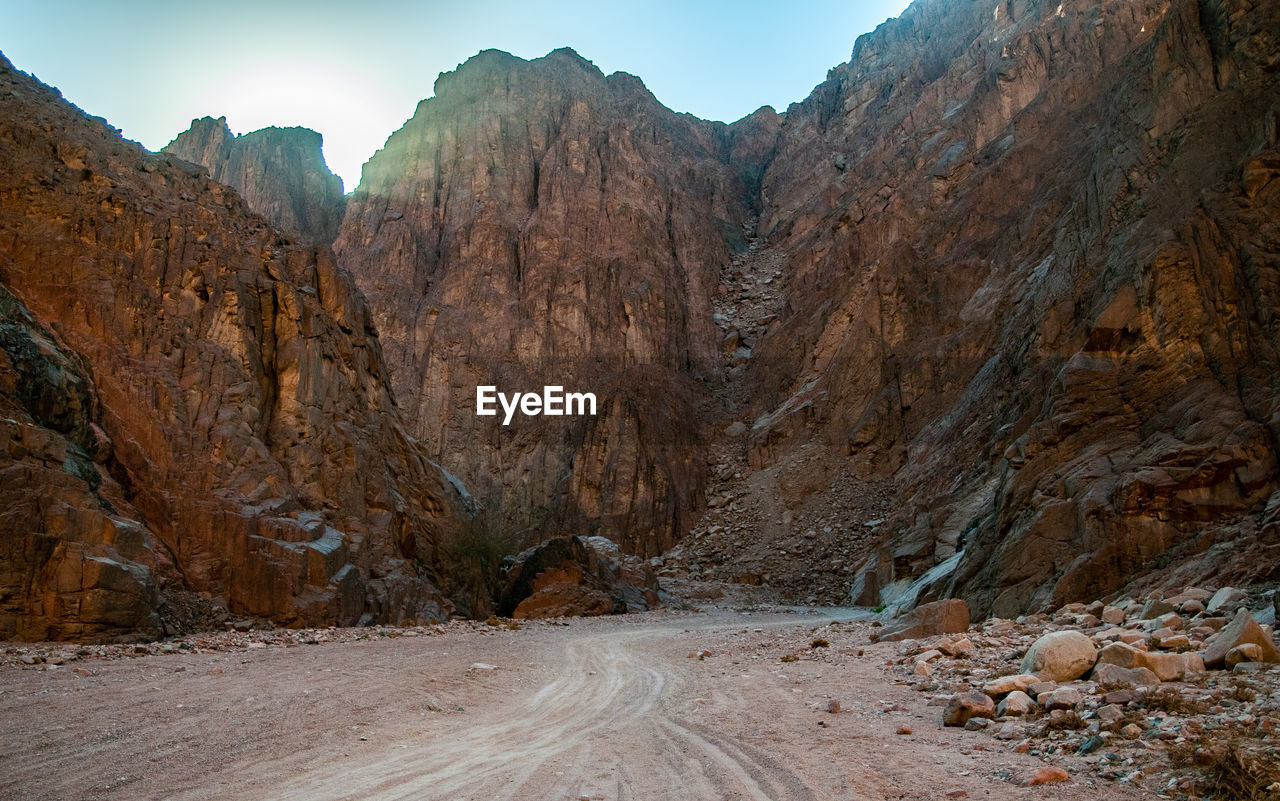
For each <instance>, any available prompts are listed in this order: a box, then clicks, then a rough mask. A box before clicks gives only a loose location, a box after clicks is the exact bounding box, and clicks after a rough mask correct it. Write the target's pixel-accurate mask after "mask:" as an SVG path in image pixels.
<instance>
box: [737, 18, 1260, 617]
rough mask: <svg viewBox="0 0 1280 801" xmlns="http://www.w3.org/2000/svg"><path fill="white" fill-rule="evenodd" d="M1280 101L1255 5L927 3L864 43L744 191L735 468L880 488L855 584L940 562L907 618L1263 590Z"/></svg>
mask: <svg viewBox="0 0 1280 801" xmlns="http://www.w3.org/2000/svg"><path fill="white" fill-rule="evenodd" d="M993 6H994V12H993ZM1277 87H1280V9H1277V6H1276V4H1274V3H1251V2H1244V1H1243V0H1241V1H1239V2H1230V1H1227V0H1222V1H1219V0H1203V1H1202V2H1196V1H1195V0H1174V2H1083V1H1077V2H1073V1H1072V0H1067V2H1062V3H1061V4H1060V3H1059V2H1058V0H1053V2H1035V1H1034V0H1018V1H1016V2H1008V3H1005V2H1002V3H998V4H990V3H985V4H984V3H973V2H967V0H920V2H917V3H915V4H914V5H913V6H912V7H911V8H910V9H909V10H908V11H907V12H906V13H905V14H904V15H903V17H902V18H901V19H900V20H897V21H893V22H890V23H887V24H885V25H883V26H882V27H881V28H880V29H878V30H877V31H876V32H875V33H873V34H869V35H867V36H866V37H863V38H862V39H860V40H859V42H858V44H857V47H856V48H855V51H854V56H853V59H852V61H851V62H850V63H848V64H846V65H844V66H842V67H840V68H838V69H836V70H835V71H834V72H833V74H832V76H831V77H830V79H829V80H828V81H827V82H826V83H824V84H823V85H821V86H820V87H818V89H817V90H815V92H814V93H813V95H812V96H811V97H810V98H809V99H808V100H807V101H806V102H805V103H803V104H801V105H799V106H796V107H793V108H792V109H791V110H790V111H789V112H788V115H787V119H786V124H785V126H784V127H783V129H782V133H781V136H780V140H779V144H778V153H777V156H776V158H774V159H773V161H772V162H771V164H770V166H769V169H768V172H767V173H766V175H765V179H764V195H765V197H766V198H768V203H767V205H766V208H765V213H764V215H763V220H762V226H761V227H762V230H764V231H767V232H769V233H770V234H771V235H772V236H773V238H774V241H775V242H776V243H777V244H778V245H779V246H780V247H783V248H785V250H786V252H787V253H788V255H789V257H790V258H789V264H790V271H789V274H788V290H789V298H788V301H789V309H788V311H789V314H788V315H787V316H786V318H785V320H784V323H783V325H782V326H781V328H780V329H779V330H777V331H776V332H775V333H774V334H773V335H772V336H771V337H769V339H768V340H767V341H766V342H765V343H764V344H763V345H762V347H761V348H759V349H758V353H757V358H755V359H754V360H753V361H752V364H751V368H750V369H751V375H750V379H751V380H752V381H753V382H754V386H755V388H756V393H755V398H756V400H757V403H758V404H759V407H760V409H761V410H762V411H763V412H765V414H764V416H763V417H762V418H761V419H760V420H759V422H758V423H757V425H756V427H755V429H754V430H753V432H752V434H751V447H752V453H751V456H752V461H753V464H754V465H755V466H757V467H760V468H766V467H768V466H770V465H774V464H777V463H778V462H779V461H780V460H781V459H782V458H783V457H784V456H785V455H786V454H788V453H790V452H793V451H794V450H795V449H796V448H798V447H800V446H801V445H803V444H804V443H807V442H815V441H816V442H821V443H824V444H825V445H826V447H828V448H830V449H832V450H837V449H844V450H845V452H846V453H848V454H849V458H850V459H852V460H854V461H855V462H856V463H857V464H858V466H859V469H860V471H861V473H862V474H863V475H865V476H869V477H892V479H893V481H894V483H895V485H896V486H897V487H898V488H899V491H900V493H901V497H902V499H903V502H902V503H901V504H900V505H899V506H898V507H897V508H896V509H895V510H893V511H894V514H893V515H892V516H891V517H890V519H889V520H888V521H887V523H886V525H884V526H882V527H881V529H880V531H883V532H886V534H885V536H884V538H883V542H882V548H881V550H880V552H879V553H878V554H877V555H876V556H875V557H874V558H873V561H872V563H871V564H870V565H869V566H868V569H867V571H865V573H864V578H869V579H871V580H874V579H875V573H876V571H877V570H880V571H882V572H881V574H880V580H881V581H883V580H886V579H893V578H902V577H903V576H908V577H909V576H917V575H920V574H921V573H922V572H923V571H924V570H925V569H926V568H928V567H929V566H930V565H933V564H935V563H937V562H940V561H942V560H944V559H946V558H947V557H949V556H951V555H952V554H953V553H955V551H956V550H957V549H962V550H963V551H964V556H963V558H962V559H961V560H960V561H959V565H958V568H957V570H956V571H955V572H954V573H953V574H951V575H949V576H945V577H943V578H942V579H941V580H939V581H938V582H936V583H935V584H934V586H933V587H931V588H925V592H924V594H923V596H922V597H924V598H928V597H936V596H938V595H946V594H959V595H960V596H962V597H964V598H966V599H968V600H969V602H970V604H971V606H973V607H974V609H975V611H976V612H978V613H979V614H986V613H988V612H995V613H998V614H1002V615H1008V614H1011V613H1015V612H1018V611H1021V610H1026V609H1029V608H1035V607H1045V606H1048V607H1054V606H1056V605H1059V604H1061V603H1062V602H1064V601H1072V600H1084V599H1089V598H1094V597H1099V596H1101V595H1104V594H1106V593H1108V592H1111V591H1114V590H1117V589H1119V588H1120V587H1121V586H1122V585H1123V584H1124V583H1125V582H1127V581H1128V580H1130V579H1132V578H1134V577H1135V576H1139V575H1142V574H1144V573H1147V572H1149V571H1152V570H1155V569H1158V568H1167V567H1170V566H1173V565H1177V564H1182V565H1186V566H1189V567H1188V570H1187V571H1185V572H1186V573H1187V574H1188V575H1184V576H1182V578H1193V577H1194V576H1195V574H1198V575H1199V576H1201V577H1204V576H1206V575H1212V574H1214V573H1215V572H1218V573H1219V574H1220V575H1224V574H1230V573H1232V572H1233V571H1234V572H1235V573H1236V574H1237V575H1242V576H1243V577H1244V579H1246V580H1247V579H1249V578H1253V579H1258V578H1263V577H1265V576H1266V575H1267V571H1268V570H1270V571H1272V575H1271V577H1272V578H1275V575H1274V570H1275V565H1276V561H1275V558H1274V553H1275V550H1276V546H1277V545H1280V541H1277V536H1278V534H1277V530H1276V526H1275V520H1274V518H1275V517H1276V515H1275V514H1274V512H1273V513H1272V514H1271V515H1270V519H1269V520H1270V522H1267V520H1264V519H1262V514H1263V513H1264V511H1265V510H1266V508H1267V504H1268V498H1271V499H1272V503H1271V507H1276V506H1277V504H1276V502H1275V499H1276V496H1275V495H1274V493H1275V492H1276V490H1277V471H1276V437H1277V434H1280V392H1278V391H1277V390H1278V389H1280V388H1278V387H1277V375H1280V372H1278V368H1280V358H1278V356H1280V354H1278V350H1277V347H1278V344H1280V343H1278V341H1277V329H1276V325H1275V319H1276V313H1277V310H1278V304H1280V271H1278V268H1280V239H1278V238H1277V228H1276V224H1277V220H1278V219H1280V181H1277V180H1276V178H1277V177H1278V176H1280V170H1278V169H1277V167H1278V166H1280V154H1277V152H1276V148H1277V127H1276V118H1277V110H1280V91H1278V88H1277ZM1231 540H1235V541H1236V546H1235V552H1234V554H1233V553H1232V552H1231V551H1227V552H1225V553H1224V552H1223V550H1222V548H1225V547H1228V546H1226V545H1225V543H1226V542H1228V541H1231ZM1267 549H1270V553H1271V554H1272V555H1271V556H1270V557H1269V558H1267V557H1265V553H1266V552H1267ZM1198 554H1203V555H1204V556H1203V557H1201V556H1197V555H1198ZM1260 556H1263V557H1264V558H1261V559H1260V558H1259V557H1260ZM886 565H888V566H889V570H888V571H887V573H888V575H887V576H886V575H885V573H884V568H885V567H886ZM1166 575H1168V574H1167V573H1166ZM1174 580H1177V579H1174ZM1179 586H1181V585H1179Z"/></svg>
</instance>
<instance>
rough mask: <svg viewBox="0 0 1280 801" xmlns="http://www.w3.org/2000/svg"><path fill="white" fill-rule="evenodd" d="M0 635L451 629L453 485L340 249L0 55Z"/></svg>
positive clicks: (87, 636) (44, 636)
mask: <svg viewBox="0 0 1280 801" xmlns="http://www.w3.org/2000/svg"><path fill="white" fill-rule="evenodd" d="M0 163H2V164H4V165H5V166H4V169H2V170H0V197H2V198H3V202H2V203H0V476H3V480H0V564H2V565H3V567H2V568H0V637H20V638H24V639H47V638H48V639H56V638H78V639H112V638H116V637H122V636H135V635H138V634H143V635H146V634H159V633H163V632H164V631H165V628H164V627H165V625H166V624H165V617H166V609H167V606H166V604H167V599H168V598H170V597H172V596H173V594H174V593H177V592H180V591H192V592H195V593H205V594H206V596H207V597H209V598H211V599H215V601H216V599H221V600H222V601H223V602H225V604H226V605H227V606H229V607H230V609H231V610H232V611H233V612H236V613H239V614H249V615H258V616H262V617H267V618H271V619H273V620H275V621H276V622H278V623H281V624H287V625H302V624H308V625H323V624H334V623H338V624H353V623H355V622H357V621H359V620H361V619H365V620H382V621H393V622H398V621H401V620H406V619H409V620H415V619H425V618H431V617H436V616H439V615H441V614H442V613H443V612H444V611H445V610H444V609H443V600H442V598H441V596H440V594H439V593H438V592H437V591H436V588H435V584H434V581H435V578H436V564H437V562H436V559H437V556H436V547H437V543H438V542H439V540H440V538H441V537H442V536H445V535H447V533H448V532H449V531H450V530H451V527H452V526H454V525H455V523H456V521H457V520H458V519H459V514H460V513H459V512H458V511H457V506H456V503H457V495H456V492H455V491H454V490H453V489H452V488H451V487H450V486H449V485H448V483H447V482H446V481H445V480H444V478H443V476H442V475H441V473H440V472H439V470H438V469H436V468H435V467H434V465H432V464H431V463H430V462H429V461H427V459H426V458H425V457H424V455H423V453H422V452H421V450H420V449H419V448H418V447H417V446H416V444H415V443H414V442H413V440H412V438H411V437H410V436H409V434H408V432H407V431H406V430H405V428H404V427H403V425H402V423H401V421H400V417H399V413H398V411H397V410H396V408H395V405H394V403H393V401H392V399H391V395H390V391H389V388H388V385H387V382H386V372H385V366H384V364H383V358H382V352H381V349H380V348H379V346H378V341H377V339H376V337H375V335H374V333H373V323H372V319H371V318H370V316H369V312H368V309H367V307H366V305H365V303H364V301H363V299H362V298H361V296H360V294H359V293H358V292H357V291H356V289H355V287H354V286H353V285H352V283H351V280H350V278H349V277H348V276H346V275H345V274H343V273H342V272H341V271H339V270H338V269H337V268H336V266H335V264H334V261H333V258H332V255H331V253H330V252H329V250H328V249H327V248H325V249H315V248H309V247H300V246H297V245H294V244H292V242H291V241H290V240H288V239H287V238H285V237H284V236H282V235H281V234H280V233H279V232H278V231H276V230H275V229H274V228H272V227H270V226H269V225H268V224H267V223H266V222H265V221H264V220H263V219H262V218H261V217H259V216H257V215H256V214H253V213H252V212H251V211H250V210H249V208H248V207H247V206H246V205H245V202H244V201H243V200H242V199H241V198H240V197H239V196H238V195H237V194H236V193H235V192H234V191H232V190H231V189H229V188H227V187H226V186H224V185H222V184H219V183H216V182H214V181H212V180H210V179H209V178H208V177H207V176H206V175H204V173H203V170H200V169H197V168H196V167H194V166H192V165H190V164H187V163H186V162H182V161H179V160H178V159H176V158H175V157H171V156H165V155H152V154H149V153H147V152H145V151H143V150H142V149H141V148H139V147H138V146H136V145H134V144H132V143H128V142H125V141H124V140H122V139H121V138H120V136H119V135H118V133H117V132H116V131H115V130H113V129H111V128H109V127H107V126H106V125H105V124H104V123H103V122H102V121H101V120H96V119H90V118H87V117H85V116H84V115H83V114H82V113H81V112H80V111H79V110H78V109H76V108H74V107H72V106H70V105H69V104H67V103H65V102H64V101H63V100H62V99H61V98H60V97H59V96H58V94H57V93H56V91H55V90H52V89H49V88H48V87H45V86H43V85H41V84H39V83H38V82H37V81H35V80H33V79H32V78H30V77H29V76H27V75H25V74H23V73H20V72H17V71H15V70H14V69H13V68H12V67H11V65H10V64H9V63H8V62H7V61H4V60H2V59H0Z"/></svg>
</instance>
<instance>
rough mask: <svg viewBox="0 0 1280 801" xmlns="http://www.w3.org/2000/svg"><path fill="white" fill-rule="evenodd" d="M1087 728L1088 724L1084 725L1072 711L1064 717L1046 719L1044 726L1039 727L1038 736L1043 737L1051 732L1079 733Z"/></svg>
mask: <svg viewBox="0 0 1280 801" xmlns="http://www.w3.org/2000/svg"><path fill="white" fill-rule="evenodd" d="M1087 728H1089V724H1088V723H1085V722H1084V719H1083V718H1081V717H1080V715H1078V714H1077V713H1076V711H1075V710H1074V709H1072V710H1069V711H1068V712H1067V714H1065V715H1058V716H1057V717H1053V716H1049V717H1046V718H1045V719H1044V724H1043V725H1042V726H1041V727H1040V735H1041V736H1044V735H1046V734H1048V733H1049V732H1052V731H1080V730H1081V729H1087Z"/></svg>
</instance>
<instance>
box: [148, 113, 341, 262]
mask: <svg viewBox="0 0 1280 801" xmlns="http://www.w3.org/2000/svg"><path fill="white" fill-rule="evenodd" d="M320 145H321V137H320V134H318V133H316V132H315V131H312V130H310V129H308V128H263V129H262V130H260V131H254V132H252V133H247V134H244V135H242V136H233V135H232V133H231V129H230V128H228V127H227V119H226V117H219V118H218V119H216V120H215V119H213V118H211V117H202V118H201V119H198V120H192V121H191V127H190V128H189V129H187V130H186V131H184V132H182V133H181V134H179V135H178V137H177V138H176V139H174V140H173V141H172V142H170V143H169V144H168V145H167V146H166V147H165V148H164V150H163V151H162V152H164V153H170V154H172V155H175V156H177V157H178V158H181V159H186V160H187V161H190V162H192V163H194V164H202V165H204V166H205V167H207V168H208V169H209V177H211V178H213V180H215V181H218V182H220V183H224V184H226V185H227V186H230V187H231V188H232V189H235V190H236V191H237V192H239V193H240V196H241V197H243V198H244V199H245V202H246V203H248V204H249V208H251V209H253V210H254V211H256V212H257V213H259V214H261V215H262V216H264V217H266V218H267V219H268V220H270V221H271V222H273V223H274V224H275V225H276V227H277V228H279V229H280V230H281V231H283V232H284V233H285V234H287V235H289V236H290V237H291V238H293V239H294V240H295V241H298V242H303V243H307V244H313V245H329V244H332V243H333V239H334V237H335V236H337V233H338V225H339V224H340V223H341V222H342V211H343V207H344V200H343V197H342V179H341V178H339V177H338V176H336V175H334V174H333V173H331V172H329V168H328V167H327V166H326V165H325V163H324V155H323V154H322V153H321V151H320Z"/></svg>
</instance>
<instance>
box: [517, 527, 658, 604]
mask: <svg viewBox="0 0 1280 801" xmlns="http://www.w3.org/2000/svg"><path fill="white" fill-rule="evenodd" d="M657 594H658V580H657V576H656V575H654V573H653V569H652V568H651V567H650V566H649V565H648V563H646V562H643V561H641V560H639V559H637V558H635V557H630V556H624V555H623V554H622V552H621V549H619V548H618V546H617V544H615V543H614V542H612V541H610V540H607V539H605V538H604V537H556V538H553V539H550V540H547V541H545V542H543V543H541V544H539V545H536V546H534V547H532V548H529V549H528V550H526V551H524V552H523V553H521V554H519V555H518V556H515V557H513V558H512V559H511V560H510V563H509V564H508V566H507V568H506V571H505V577H504V584H503V587H502V589H501V591H500V594H499V599H498V607H497V612H498V614H499V615H502V616H506V617H514V618H542V617H575V616H592V615H611V614H619V613H622V612H626V611H628V610H632V611H639V610H643V609H646V608H649V607H650V606H652V605H654V603H655V602H656V601H657Z"/></svg>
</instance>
